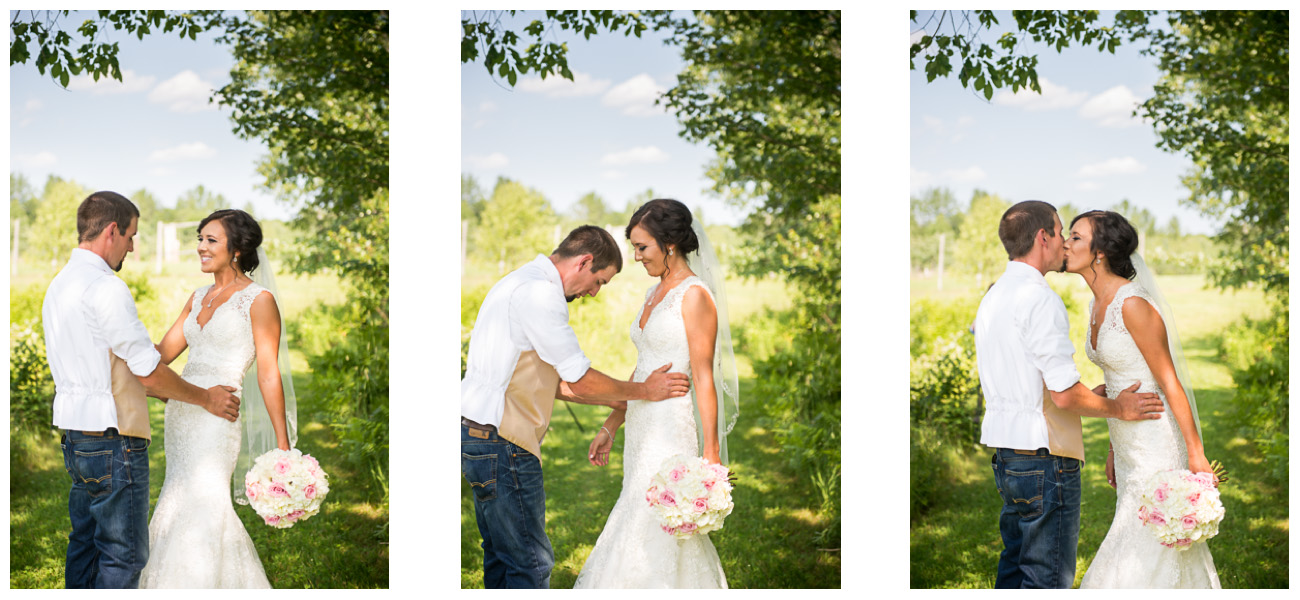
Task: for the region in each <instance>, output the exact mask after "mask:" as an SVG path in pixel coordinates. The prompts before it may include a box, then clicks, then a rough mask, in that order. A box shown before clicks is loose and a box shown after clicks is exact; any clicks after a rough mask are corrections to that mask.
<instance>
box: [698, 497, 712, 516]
mask: <svg viewBox="0 0 1300 600" xmlns="http://www.w3.org/2000/svg"><path fill="white" fill-rule="evenodd" d="M694 504H695V512H697V513H702V512H704V511H707V510H709V499H708V498H696V499H695V503H694Z"/></svg>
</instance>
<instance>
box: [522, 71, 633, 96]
mask: <svg viewBox="0 0 1300 600" xmlns="http://www.w3.org/2000/svg"><path fill="white" fill-rule="evenodd" d="M609 84H610V80H608V79H593V78H592V76H591V75H589V74H587V73H582V72H579V71H574V72H573V81H569V80H568V79H565V78H563V77H561V76H559V75H558V74H555V75H548V76H547V77H546V79H542V78H541V77H537V76H530V77H525V78H523V79H520V80H519V86H518V89H520V90H522V91H525V92H532V93H534V94H543V95H545V96H547V97H550V98H573V97H577V96H595V95H596V94H599V93H601V92H603V91H605V90H606V89H607V88H608V87H609Z"/></svg>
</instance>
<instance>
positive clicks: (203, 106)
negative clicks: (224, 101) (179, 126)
mask: <svg viewBox="0 0 1300 600" xmlns="http://www.w3.org/2000/svg"><path fill="white" fill-rule="evenodd" d="M213 89H215V86H213V85H212V84H211V83H209V82H207V81H203V80H202V79H199V75H198V73H195V72H194V71H190V70H185V71H181V72H180V73H177V74H176V76H175V77H172V78H171V79H168V80H167V81H164V82H162V83H160V84H158V87H156V88H154V89H153V91H152V92H149V101H150V102H153V103H155V104H165V105H167V110H170V111H172V112H181V113H190V112H199V111H202V110H216V108H217V105H216V104H215V103H209V102H208V97H209V96H211V95H212V91H213Z"/></svg>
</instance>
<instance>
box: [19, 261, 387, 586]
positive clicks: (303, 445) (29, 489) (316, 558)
mask: <svg viewBox="0 0 1300 600" xmlns="http://www.w3.org/2000/svg"><path fill="white" fill-rule="evenodd" d="M128 270H131V271H137V272H148V273H149V274H150V275H149V282H150V285H151V287H152V288H153V290H154V297H153V298H148V299H139V298H138V299H137V305H138V306H139V308H140V316H141V320H143V321H144V323H145V325H146V327H147V328H148V329H149V333H150V337H151V338H152V339H155V340H156V339H159V338H160V337H161V336H162V334H163V333H164V332H165V331H166V328H167V327H169V326H170V325H171V324H172V322H173V321H174V320H175V319H176V316H177V315H179V314H180V310H181V307H182V305H183V303H184V302H185V301H186V299H187V298H189V295H190V293H191V292H192V291H193V290H194V289H196V288H198V287H199V286H202V285H206V284H208V283H211V281H212V279H211V276H207V275H204V274H203V273H200V272H199V271H198V268H197V266H196V265H194V264H176V265H167V266H166V267H165V269H164V273H163V274H162V275H154V274H153V273H152V264H149V265H142V264H137V263H133V262H128V264H127V266H126V267H125V268H124V269H123V271H124V272H127V271H128ZM53 274H54V272H53V271H50V272H48V273H44V272H37V271H36V270H29V271H28V272H25V273H23V274H22V275H20V276H19V277H16V278H13V279H11V281H10V285H11V298H12V297H13V294H21V293H23V292H22V290H24V289H30V288H32V287H33V286H39V287H40V289H42V290H43V289H44V286H45V285H48V281H49V278H50V277H52V276H53ZM278 287H279V288H280V292H281V293H280V295H281V300H280V302H281V307H282V308H281V310H282V313H283V314H284V316H285V319H286V320H288V321H292V320H293V319H294V318H296V317H297V316H298V315H299V314H300V313H301V312H302V311H303V310H305V309H306V308H308V307H309V306H312V305H314V304H316V303H317V302H321V301H324V302H327V303H339V302H342V301H343V299H344V295H343V291H342V290H341V289H340V286H339V281H338V279H337V278H335V277H332V276H320V277H301V278H299V277H290V276H285V275H280V277H279V279H278ZM36 310H37V312H39V304H37V309H36ZM290 354H291V370H292V373H293V378H294V387H295V389H297V390H304V389H307V385H308V381H309V380H310V378H311V376H312V374H311V371H310V369H309V368H308V365H307V362H306V360H305V357H304V356H303V355H302V353H301V352H299V351H297V350H291V351H290ZM187 356H188V353H186V354H182V355H181V357H180V358H179V359H177V360H176V362H174V363H172V368H173V369H174V370H176V371H177V372H180V371H181V369H182V368H183V365H184V362H185V359H186V357H187ZM150 402H151V406H150V417H151V422H152V426H153V445H152V447H151V448H150V451H149V455H150V464H149V488H150V506H151V513H152V506H153V505H154V504H156V503H157V501H158V494H159V492H160V491H161V489H162V484H163V474H164V473H165V470H166V455H165V454H164V452H163V444H164V433H165V432H164V430H163V407H164V405H163V404H162V403H161V402H157V401H153V400H151V401H150ZM250 408H252V407H245V410H248V409H250ZM258 409H261V408H260V407H258ZM319 411H323V407H319V406H317V405H316V404H315V403H314V402H313V401H312V398H311V397H310V395H306V394H302V393H301V391H300V393H299V395H298V424H299V425H298V446H297V447H298V448H299V449H301V450H302V451H303V452H304V453H306V454H310V455H312V456H314V457H316V458H317V459H318V460H319V461H320V463H321V465H322V467H323V468H324V469H325V471H326V472H327V473H328V474H329V478H330V495H329V497H328V498H327V499H326V501H325V503H324V504H323V505H322V507H321V512H320V513H319V514H318V515H316V516H314V517H312V518H311V519H309V520H307V521H304V522H301V523H299V524H297V525H295V526H294V527H291V528H289V529H275V528H273V527H269V526H267V525H265V524H263V523H262V521H261V519H260V518H259V517H257V515H256V513H254V512H253V509H252V508H251V507H248V506H236V507H235V512H236V513H237V514H238V515H239V517H240V519H241V520H242V521H243V522H244V527H245V528H246V529H247V530H248V533H249V535H250V536H251V537H252V539H253V544H254V546H255V547H256V548H257V552H258V555H259V557H260V558H261V559H262V565H263V567H264V568H265V569H266V574H267V577H268V578H269V579H270V581H271V585H272V587H276V588H387V587H388V559H389V555H388V544H387V540H388V533H387V530H386V529H384V528H383V527H384V526H385V525H386V524H387V522H388V515H387V514H386V508H385V507H384V505H383V504H382V502H383V496H382V494H381V493H379V492H377V491H373V490H369V489H368V488H367V487H366V486H364V485H358V484H356V483H355V482H358V481H363V480H364V479H365V477H367V474H365V473H361V472H358V471H355V470H353V469H352V468H351V467H349V465H348V464H347V463H346V462H345V460H344V456H345V452H344V451H343V449H341V448H340V447H339V441H338V439H337V438H336V437H335V436H334V434H333V433H332V432H331V430H330V429H329V428H328V427H327V426H326V424H325V422H326V421H325V419H324V417H323V416H322V415H320V414H318V413H319ZM9 473H10V480H9V503H10V504H9V506H10V510H9V557H10V558H9V584H10V587H12V588H61V587H63V564H64V553H65V552H66V549H67V536H68V533H69V531H70V530H71V525H70V523H69V520H68V513H67V497H68V489H69V488H70V487H71V482H70V481H69V479H68V475H67V473H66V471H65V470H64V467H63V459H62V456H61V454H60V451H59V437H58V434H57V433H56V432H53V431H46V432H42V433H39V434H27V433H22V434H18V435H13V436H12V437H11V439H10V452H9Z"/></svg>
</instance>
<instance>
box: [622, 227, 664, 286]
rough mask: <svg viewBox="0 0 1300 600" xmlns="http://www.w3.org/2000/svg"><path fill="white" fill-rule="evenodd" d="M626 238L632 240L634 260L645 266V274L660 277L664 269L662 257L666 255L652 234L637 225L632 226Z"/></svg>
mask: <svg viewBox="0 0 1300 600" xmlns="http://www.w3.org/2000/svg"><path fill="white" fill-rule="evenodd" d="M628 240H629V241H630V242H632V251H633V255H634V256H635V257H636V261H637V262H639V263H641V265H642V266H644V267H645V272H646V274H648V275H650V276H651V277H662V276H663V274H664V271H665V270H666V267H665V266H664V259H666V258H668V256H667V255H666V254H665V253H664V251H663V250H660V249H659V242H656V241H655V238H654V236H652V235H650V232H648V231H646V230H645V228H644V227H641V226H640V225H637V226H635V227H633V228H632V233H631V234H630V235H628Z"/></svg>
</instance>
